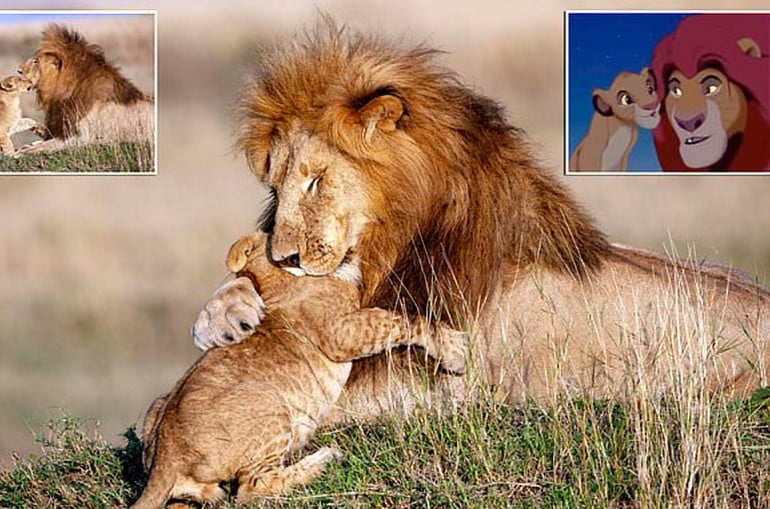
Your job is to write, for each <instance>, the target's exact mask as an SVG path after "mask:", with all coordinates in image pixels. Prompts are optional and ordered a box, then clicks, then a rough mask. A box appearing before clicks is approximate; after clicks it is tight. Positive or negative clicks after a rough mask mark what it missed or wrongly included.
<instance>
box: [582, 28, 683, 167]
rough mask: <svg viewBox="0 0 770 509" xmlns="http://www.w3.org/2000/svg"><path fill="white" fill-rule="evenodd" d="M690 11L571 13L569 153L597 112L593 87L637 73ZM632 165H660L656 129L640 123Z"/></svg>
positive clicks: (648, 62)
mask: <svg viewBox="0 0 770 509" xmlns="http://www.w3.org/2000/svg"><path fill="white" fill-rule="evenodd" d="M689 15H690V14H681V13H677V14H666V13H660V14H655V13H649V14H648V13H625V14H602V13H569V14H568V15H567V16H568V17H567V25H568V28H569V33H568V37H569V40H568V41H567V48H568V51H569V61H568V62H567V66H568V67H567V73H568V77H569V90H568V91H567V93H568V94H569V95H568V99H569V126H568V132H569V154H568V156H567V157H568V158H569V156H571V155H572V152H574V150H575V147H577V145H578V143H580V141H581V140H582V139H583V137H585V135H586V133H588V127H589V126H590V124H591V117H592V116H593V114H594V108H593V104H592V102H591V95H592V92H593V90H594V88H604V89H606V88H608V87H609V86H610V84H612V80H613V79H615V76H617V75H618V73H620V72H621V71H631V72H636V73H638V72H639V71H640V70H641V69H642V67H645V66H650V64H651V63H652V52H653V50H654V49H655V46H656V45H657V44H658V42H659V41H660V40H661V39H662V38H663V37H664V36H666V35H668V34H670V33H671V32H673V31H674V30H676V27H677V26H678V25H679V22H680V21H682V19H684V18H685V17H687V16H689ZM628 166H629V168H628V169H629V171H651V170H658V171H659V170H660V163H659V162H658V157H657V155H656V154H655V147H654V146H653V143H652V131H650V130H649V129H641V128H640V129H639V141H638V142H637V144H636V146H635V147H634V149H633V150H632V151H631V157H630V159H629V163H628Z"/></svg>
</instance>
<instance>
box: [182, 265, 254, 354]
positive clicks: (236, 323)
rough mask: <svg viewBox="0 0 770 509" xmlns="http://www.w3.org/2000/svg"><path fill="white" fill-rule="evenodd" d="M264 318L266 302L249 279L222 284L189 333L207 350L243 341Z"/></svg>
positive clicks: (196, 343) (238, 279)
mask: <svg viewBox="0 0 770 509" xmlns="http://www.w3.org/2000/svg"><path fill="white" fill-rule="evenodd" d="M264 316H265V303H264V301H263V300H262V297H260V296H259V294H258V293H257V291H256V290H255V289H254V285H253V284H252V282H251V280H250V279H249V278H247V277H239V278H236V279H233V280H232V281H228V282H227V283H225V284H223V285H222V286H220V287H219V288H217V290H216V291H215V292H214V295H212V296H211V298H210V299H209V300H208V302H206V304H205V305H204V306H203V309H202V310H201V312H200V314H199V315H198V319H197V320H195V323H194V324H193V326H192V328H191V329H190V333H191V334H192V337H193V340H194V342H195V346H196V347H198V349H200V350H208V349H209V348H213V347H215V346H226V345H231V344H233V343H238V342H240V341H243V340H244V339H246V338H247V337H249V336H251V335H252V334H253V333H254V331H255V330H256V329H257V326H258V325H259V324H260V322H261V321H262V318H264Z"/></svg>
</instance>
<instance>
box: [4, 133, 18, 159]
mask: <svg viewBox="0 0 770 509" xmlns="http://www.w3.org/2000/svg"><path fill="white" fill-rule="evenodd" d="M0 152H2V153H3V154H6V155H9V156H10V155H13V153H14V152H15V150H14V148H13V142H12V141H11V138H10V136H8V135H7V134H4V135H0Z"/></svg>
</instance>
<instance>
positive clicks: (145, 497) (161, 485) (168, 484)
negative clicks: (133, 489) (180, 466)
mask: <svg viewBox="0 0 770 509" xmlns="http://www.w3.org/2000/svg"><path fill="white" fill-rule="evenodd" d="M163 467H164V465H162V464H161V465H157V468H153V469H152V472H151V473H150V479H149V480H148V481H147V486H145V488H144V492H143V493H142V496H141V497H139V500H137V501H136V502H134V505H132V506H131V509H158V508H162V507H164V506H165V505H166V501H167V500H168V497H169V496H170V495H171V490H173V489H174V485H175V484H176V473H175V472H174V471H173V470H169V469H164V468H163Z"/></svg>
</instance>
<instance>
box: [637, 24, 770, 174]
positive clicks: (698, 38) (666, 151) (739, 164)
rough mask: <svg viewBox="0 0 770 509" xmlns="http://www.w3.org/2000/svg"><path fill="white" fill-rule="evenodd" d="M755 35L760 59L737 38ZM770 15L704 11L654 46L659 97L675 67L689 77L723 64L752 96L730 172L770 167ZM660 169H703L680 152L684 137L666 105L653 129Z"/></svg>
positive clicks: (769, 168) (745, 91) (661, 95)
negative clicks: (746, 51) (676, 129)
mask: <svg viewBox="0 0 770 509" xmlns="http://www.w3.org/2000/svg"><path fill="white" fill-rule="evenodd" d="M744 37H751V38H752V39H753V40H754V41H755V42H756V43H757V44H759V47H760V48H761V51H762V56H761V57H760V58H756V57H751V56H748V55H746V54H744V53H743V52H742V51H741V49H740V48H739V47H738V44H737V41H738V40H739V39H742V38H744ZM768 53H770V15H765V14H700V15H696V16H691V17H688V18H685V19H684V20H683V21H682V22H681V23H680V24H679V26H678V27H677V29H676V31H674V32H673V33H672V34H669V35H667V36H666V37H664V38H663V39H662V40H661V41H660V42H659V43H658V45H657V47H656V48H655V52H654V54H653V59H652V69H653V72H654V73H655V76H656V78H657V79H656V83H657V92H658V96H659V97H665V95H666V92H667V91H666V88H667V87H666V80H667V78H668V75H669V74H671V72H672V71H673V70H674V69H678V70H679V71H680V72H682V73H683V74H684V75H685V76H687V77H692V76H694V75H695V74H696V73H697V72H698V71H699V70H701V69H702V68H704V67H706V66H708V65H713V64H718V65H719V66H721V67H722V69H723V71H724V72H725V74H726V75H727V76H728V77H729V78H730V79H731V80H732V81H733V82H734V83H737V84H738V85H740V87H741V88H742V90H743V91H744V93H745V94H746V99H747V100H748V118H747V121H746V128H745V130H744V133H743V139H742V141H741V143H740V147H739V148H738V150H737V152H736V153H735V155H734V156H733V157H732V158H731V159H730V162H729V164H728V167H727V168H720V169H727V170H729V171H748V170H770V122H769V119H770V58H768ZM652 135H653V139H654V141H655V150H656V151H657V153H658V159H659V160H660V164H661V167H662V168H663V170H667V171H671V170H673V171H702V170H701V169H697V168H688V167H687V166H685V164H684V162H683V161H682V158H681V156H680V155H679V139H678V138H677V136H676V133H675V132H674V129H673V128H672V127H671V124H670V123H669V120H668V115H667V114H666V111H665V103H663V104H662V105H661V120H660V124H659V125H658V127H656V128H655V129H654V130H653V132H652Z"/></svg>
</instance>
